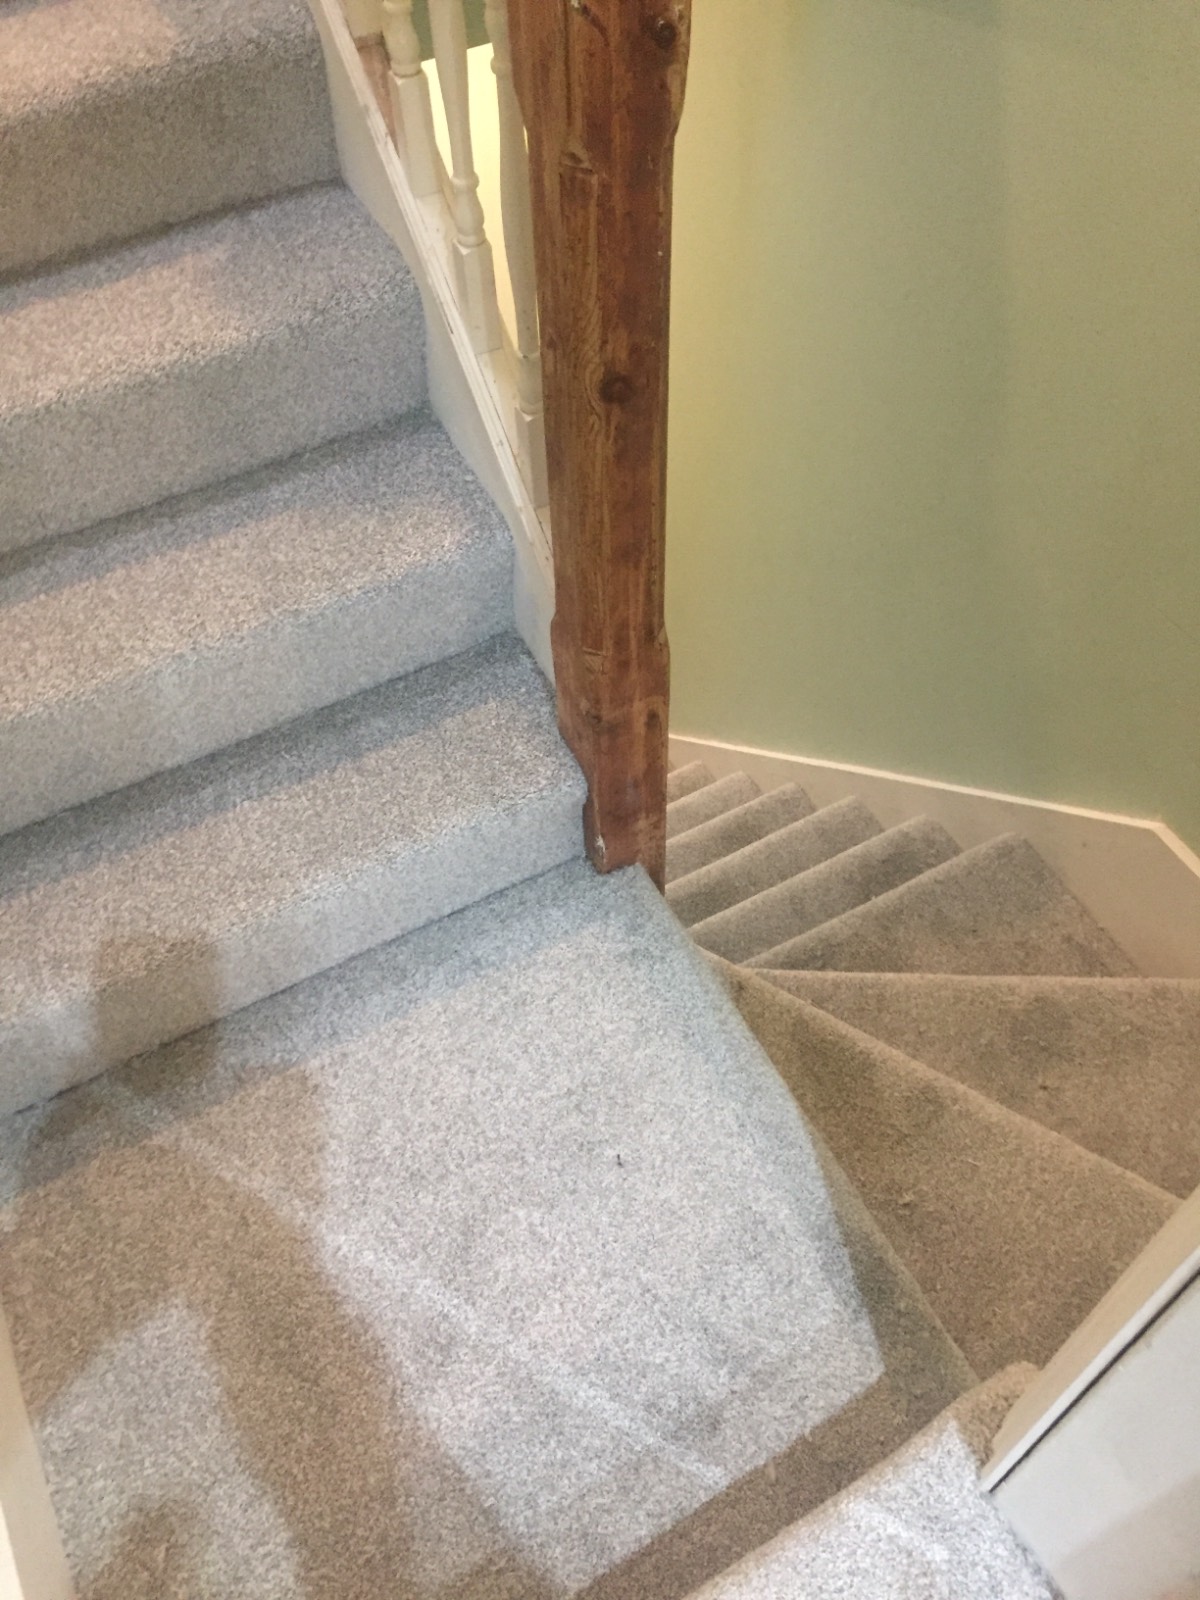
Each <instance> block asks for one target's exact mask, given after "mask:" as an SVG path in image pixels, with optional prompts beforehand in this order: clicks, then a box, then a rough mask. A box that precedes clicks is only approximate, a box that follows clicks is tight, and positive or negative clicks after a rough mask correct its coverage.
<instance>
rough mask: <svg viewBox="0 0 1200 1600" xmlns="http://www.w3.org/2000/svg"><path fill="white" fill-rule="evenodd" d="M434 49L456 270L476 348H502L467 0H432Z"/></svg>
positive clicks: (479, 351)
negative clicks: (474, 138)
mask: <svg viewBox="0 0 1200 1600" xmlns="http://www.w3.org/2000/svg"><path fill="white" fill-rule="evenodd" d="M429 22H430V26H431V29H432V32H433V54H434V59H435V60H436V61H437V69H438V82H439V83H440V84H441V90H442V99H443V101H444V102H445V106H446V130H447V133H448V134H449V137H450V168H451V171H450V205H451V212H452V215H453V219H454V245H453V252H454V269H455V275H456V277H457V280H458V291H459V296H460V300H461V304H462V308H463V313H464V315H465V317H466V319H467V325H468V327H469V328H470V330H471V340H472V343H473V344H474V347H475V350H476V351H477V352H478V353H480V354H482V353H483V352H484V351H487V350H496V349H498V348H499V347H500V345H501V343H502V342H503V340H502V334H501V330H500V311H499V307H498V306H497V304H496V278H495V273H494V271H493V268H492V247H491V245H490V244H489V243H488V241H487V235H486V234H485V233H484V228H483V207H482V205H481V204H480V203H479V176H478V174H477V173H476V171H475V157H474V153H473V151H472V149H471V99H470V85H469V83H468V79H467V25H466V20H465V18H464V16H463V7H462V0H429Z"/></svg>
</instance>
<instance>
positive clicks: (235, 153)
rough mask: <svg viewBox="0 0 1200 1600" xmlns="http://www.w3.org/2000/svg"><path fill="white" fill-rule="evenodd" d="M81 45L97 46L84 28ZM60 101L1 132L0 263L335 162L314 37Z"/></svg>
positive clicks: (59, 249)
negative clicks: (49, 178) (47, 113)
mask: <svg viewBox="0 0 1200 1600" xmlns="http://www.w3.org/2000/svg"><path fill="white" fill-rule="evenodd" d="M79 43H80V48H82V49H86V48H87V43H86V33H85V34H84V36H83V37H82V38H81V39H80V41H79ZM106 87H107V86H106ZM54 109H55V110H56V112H57V114H56V115H54V116H49V117H48V116H44V115H37V114H34V113H31V114H30V115H28V116H26V117H23V118H21V119H20V120H17V121H15V122H13V123H11V124H9V125H8V126H7V127H5V128H4V129H3V137H2V139H0V142H2V143H3V145H4V162H3V164H2V165H0V217H3V218H4V228H3V232H2V233H0V273H14V272H18V271H29V270H30V269H32V268H34V267H37V266H39V265H42V264H45V263H47V262H51V261H54V260H57V259H60V258H62V257H66V256H74V255H78V254H81V253H83V252H84V251H87V250H92V249H95V248H96V247H97V246H100V245H105V244H111V243H115V242H117V241H119V240H125V239H132V238H136V237H137V236H138V235H140V234H143V233H150V232H152V231H154V230H156V229H159V228H163V227H167V226H169V225H171V224H174V223H179V222H185V221H187V220H189V219H190V218H192V217H198V216H203V215H204V214H205V213H207V212H212V211H219V210H223V209H225V208H226V207H230V206H235V205H240V204H242V203H244V202H246V201H252V200H258V199H262V198H265V197H266V196H268V195H272V194H278V193H281V192H283V191H284V190H287V189H296V188H301V187H302V186H304V185H305V184H309V183H320V182H325V181H327V180H329V179H332V178H335V177H336V176H337V172H338V162H337V151H336V149H335V148H334V143H333V128H332V123H331V119H330V116H329V110H328V105H327V94H326V87H325V73H324V68H323V65H322V61H321V55H320V50H319V48H318V46H317V43H316V40H315V38H313V39H312V40H311V42H309V43H307V44H305V43H302V42H301V41H280V42H279V43H277V44H276V45H275V47H274V48H273V49H271V50H270V51H269V52H268V51H263V50H257V51H253V52H247V54H246V55H245V56H244V57H242V58H239V59H227V60H223V61H220V62H212V63H209V64H207V65H206V66H205V67H204V68H203V69H201V70H198V71H192V72H190V73H165V72H164V73H158V74H151V73H143V74H141V75H140V76H139V77H136V78H133V79H130V80H122V81H121V82H119V83H116V84H113V85H112V86H111V87H109V88H108V91H107V92H101V93H98V94H92V95H80V96H78V97H77V98H76V99H74V100H73V101H72V102H71V103H70V104H69V105H67V106H65V107H61V108H57V107H56V108H54ZM50 173H52V174H53V175H54V181H53V182H52V183H48V182H47V175H48V174H50Z"/></svg>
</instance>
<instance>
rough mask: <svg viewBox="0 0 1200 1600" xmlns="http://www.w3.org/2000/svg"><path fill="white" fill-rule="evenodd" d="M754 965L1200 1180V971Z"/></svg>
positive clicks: (1038, 1110) (1178, 1184) (1170, 1181)
mask: <svg viewBox="0 0 1200 1600" xmlns="http://www.w3.org/2000/svg"><path fill="white" fill-rule="evenodd" d="M763 976H764V977H769V978H770V980H771V982H772V983H775V984H777V985H778V986H779V987H781V988H783V989H785V990H786V991H787V992H788V993H789V994H794V995H796V996H798V997H799V998H800V999H802V1000H808V1001H810V1002H811V1003H812V1004H813V1005H816V1006H820V1007H821V1008H822V1009H823V1010H825V1011H828V1012H830V1013H832V1014H833V1015H834V1016H836V1017H840V1018H841V1019H842V1021H844V1022H848V1023H850V1024H851V1025H852V1026H853V1027H855V1028H858V1029H859V1030H860V1031H863V1032H866V1033H869V1034H874V1035H875V1036H876V1037H877V1038H879V1039H882V1040H884V1041H885V1042H886V1043H888V1044H891V1045H893V1046H895V1048H896V1049H897V1050H902V1051H903V1052H904V1053H905V1054H906V1055H909V1056H913V1057H916V1058H918V1059H920V1060H922V1061H924V1062H925V1063H926V1064H927V1065H928V1066H931V1067H936V1068H937V1069H938V1071H939V1072H943V1073H947V1074H948V1075H949V1076H951V1077H954V1078H957V1079H958V1080H959V1081H960V1082H962V1083H965V1084H967V1085H969V1086H970V1087H971V1088H973V1089H977V1090H979V1091H980V1093H982V1094H986V1095H990V1096H991V1098H992V1099H994V1100H998V1101H999V1102H1000V1104H1001V1105H1005V1106H1007V1107H1008V1108H1009V1109H1010V1110H1012V1111H1017V1112H1020V1113H1021V1115H1022V1116H1026V1117H1032V1118H1033V1119H1034V1120H1035V1121H1036V1122H1041V1123H1044V1124H1045V1126H1046V1127H1048V1128H1053V1129H1054V1130H1055V1131H1056V1132H1058V1133H1061V1134H1065V1135H1066V1137H1067V1138H1069V1139H1073V1140H1074V1141H1075V1143H1076V1144H1080V1145H1082V1146H1083V1147H1084V1148H1085V1149H1086V1150H1092V1151H1095V1153H1096V1154H1097V1155H1101V1156H1106V1157H1107V1158H1108V1160H1110V1161H1113V1162H1116V1164H1117V1165H1118V1166H1122V1167H1128V1168H1129V1170H1130V1171H1131V1172H1137V1173H1140V1174H1141V1176H1142V1177H1143V1178H1146V1179H1148V1180H1149V1181H1150V1182H1151V1183H1156V1184H1158V1185H1159V1186H1160V1187H1161V1188H1163V1189H1167V1190H1169V1191H1170V1193H1172V1194H1175V1195H1178V1196H1179V1197H1180V1198H1181V1199H1183V1198H1186V1196H1187V1195H1189V1194H1191V1192H1192V1190H1193V1189H1195V1188H1196V1187H1197V1186H1198V1185H1200V1116H1198V1115H1197V1105H1198V1101H1200V982H1195V981H1188V980H1186V979H1169V978H1030V977H1024V978H1006V977H998V978H979V977H974V978H969V977H968V978H964V977H946V976H942V975H940V974H936V973H908V972H904V973H891V972H889V973H873V972H870V973H867V972H770V973H767V972H764V973H763Z"/></svg>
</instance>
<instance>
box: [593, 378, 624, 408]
mask: <svg viewBox="0 0 1200 1600" xmlns="http://www.w3.org/2000/svg"><path fill="white" fill-rule="evenodd" d="M597 392H598V393H599V395H600V398H601V400H603V401H604V403H605V405H609V406H623V405H628V403H629V402H630V400H632V399H633V379H632V378H631V377H630V376H629V375H628V373H625V372H606V373H605V374H604V376H603V378H601V380H600V388H599V390H598V391H597Z"/></svg>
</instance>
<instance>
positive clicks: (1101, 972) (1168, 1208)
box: [667, 762, 1200, 1375]
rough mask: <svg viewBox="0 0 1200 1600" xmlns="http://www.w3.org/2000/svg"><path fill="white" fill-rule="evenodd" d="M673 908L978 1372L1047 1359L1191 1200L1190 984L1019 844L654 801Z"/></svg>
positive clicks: (734, 797)
mask: <svg viewBox="0 0 1200 1600" xmlns="http://www.w3.org/2000/svg"><path fill="white" fill-rule="evenodd" d="M669 794H670V797H671V799H670V804H669V806H668V812H667V815H668V835H669V838H668V845H667V863H668V877H669V882H668V886H667V899H668V901H669V903H670V904H671V906H672V908H673V909H674V910H675V912H676V913H677V915H678V916H679V918H680V919H681V921H682V922H683V923H684V924H685V925H686V926H688V927H689V928H690V931H691V934H692V937H693V939H694V940H695V941H696V943H697V945H699V946H700V948H701V949H702V950H705V951H706V952H708V953H709V955H710V956H711V958H712V959H713V960H714V962H715V964H716V965H717V967H718V969H719V970H720V972H721V973H722V976H723V977H724V979H725V981H726V983H727V985H728V986H729V988H730V990H731V992H732V994H733V995H734V998H735V999H736V1001H737V1004H738V1006H739V1008H740V1010H741V1012H742V1015H743V1016H744V1017H745V1019H746V1021H747V1022H748V1023H749V1024H750V1026H751V1027H752V1028H753V1030H754V1032H755V1033H756V1034H757V1036H758V1038H759V1040H760V1042H761V1043H762V1044H763V1046H764V1048H765V1049H766V1051H767V1053H768V1055H770V1057H771V1059H772V1060H773V1061H774V1063H775V1065H776V1067H777V1068H778V1069H779V1071H780V1073H781V1074H782V1076H783V1077H784V1079H785V1081H786V1082H787V1083H788V1086H789V1087H790V1088H791V1090H792V1092H793V1093H794V1094H795V1096H796V1098H797V1101H798V1102H799V1104H800V1106H801V1107H802V1109H803V1110H804V1112H805V1114H806V1116H807V1117H808V1118H809V1120H810V1123H811V1124H812V1126H813V1127H814V1128H815V1129H816V1130H817V1132H818V1133H819V1134H820V1136H821V1137H822V1138H823V1139H824V1140H826V1141H827V1143H828V1145H829V1148H830V1149H831V1151H832V1152H833V1154H834V1156H835V1158H836V1159H837V1161H838V1162H839V1163H840V1165H841V1166H842V1167H843V1168H844V1170H845V1171H846V1173H847V1174H848V1175H849V1177H850V1179H851V1180H852V1181H853V1182H854V1184H855V1185H856V1186H857V1188H858V1190H859V1192H860V1193H861V1195H862V1196H863V1198H864V1200H865V1201H866V1203H867V1205H868V1206H869V1208H870V1210H871V1213H872V1215H873V1217H874V1218H875V1220H876V1221H877V1222H878V1224H879V1225H880V1227H881V1228H882V1230H883V1232H884V1234H885V1235H886V1237H887V1239H888V1241H889V1243H890V1244H891V1245H892V1247H893V1248H894V1249H895V1250H896V1252H897V1254H898V1255H899V1256H900V1258H901V1259H902V1260H903V1262H904V1263H905V1265H906V1266H907V1268H908V1269H909V1271H910V1272H911V1273H912V1274H913V1277H914V1278H915V1279H916V1281H917V1282H918V1283H919V1284H920V1286H921V1288H922V1290H923V1292H924V1293H925V1294H926V1295H927V1296H928V1299H929V1302H930V1304H931V1305H932V1307H933V1308H934V1310H935V1311H936V1313H937V1315H938V1317H939V1319H940V1321H941V1322H942V1324H943V1326H944V1327H945V1328H946V1329H947V1331H948V1332H949V1334H950V1335H951V1337H952V1338H953V1339H954V1341H955V1343H956V1345H957V1346H958V1348H959V1349H960V1350H962V1352H963V1353H964V1355H965V1356H966V1357H967V1359H968V1360H969V1361H970V1362H971V1364H972V1366H973V1367H974V1368H975V1370H976V1371H977V1372H979V1373H981V1374H983V1375H987V1374H989V1373H992V1372H995V1371H996V1370H997V1369H999V1368H1001V1367H1003V1366H1005V1365H1007V1364H1009V1363H1012V1362H1017V1361H1032V1362H1035V1363H1038V1364H1041V1363H1043V1362H1045V1361H1047V1360H1048V1359H1049V1358H1050V1356H1051V1355H1052V1354H1053V1353H1054V1352H1055V1351H1056V1350H1057V1349H1058V1348H1059V1346H1060V1345H1061V1344H1062V1343H1063V1342H1064V1341H1065V1340H1066V1338H1067V1337H1068V1336H1069V1335H1070V1333H1071V1332H1072V1331H1073V1330H1074V1329H1075V1328H1076V1327H1077V1326H1078V1324H1079V1323H1080V1322H1081V1321H1082V1319H1083V1317H1084V1316H1085V1315H1086V1314H1087V1313H1088V1312H1089V1311H1090V1310H1091V1309H1092V1308H1093V1307H1094V1306H1095V1304H1096V1303H1097V1301H1098V1300H1099V1299H1100V1298H1101V1296H1102V1295H1103V1294H1104V1292H1105V1291H1106V1290H1107V1289H1108V1288H1109V1287H1110V1286H1111V1284H1112V1283H1113V1282H1114V1280H1115V1279H1116V1278H1117V1276H1118V1275H1119V1274H1120V1273H1121V1271H1123V1269H1124V1268H1125V1267H1126V1266H1127V1265H1128V1264H1129V1262H1130V1261H1131V1260H1132V1259H1133V1257H1134V1256H1135V1255H1136V1254H1137V1253H1138V1251H1139V1250H1140V1249H1141V1248H1142V1247H1143V1246H1144V1245H1145V1244H1146V1242H1147V1240H1148V1239H1149V1238H1150V1237H1151V1235H1152V1234H1153V1233H1154V1232H1155V1231H1156V1230H1157V1229H1158V1228H1159V1227H1160V1226H1161V1225H1162V1223H1163V1222H1165V1220H1166V1219H1167V1218H1168V1217H1169V1216H1170V1215H1171V1213H1172V1211H1173V1210H1174V1208H1175V1206H1176V1204H1177V1203H1178V1201H1179V1200H1180V1199H1182V1198H1184V1197H1186V1196H1187V1195H1189V1194H1190V1193H1191V1192H1192V1190H1193V1189H1195V1188H1196V1186H1197V1185H1198V1184H1200V1073H1198V1071H1197V1060H1198V1058H1200V983H1198V982H1194V981H1186V980H1165V979H1150V978H1141V977H1138V976H1136V975H1135V972H1134V967H1133V964H1132V963H1131V962H1130V960H1129V958H1128V957H1127V956H1126V955H1125V954H1124V952H1123V951H1122V950H1120V948H1119V947H1118V946H1117V945H1116V944H1115V943H1114V942H1113V940H1112V939H1111V938H1110V937H1109V935H1108V934H1107V933H1106V932H1105V931H1104V930H1103V929H1102V928H1101V927H1099V926H1098V925H1097V924H1096V922H1095V921H1094V920H1093V919H1092V918H1091V917H1090V916H1089V914H1088V913H1087V911H1086V910H1085V909H1084V908H1083V906H1081V905H1080V904H1079V902H1078V901H1077V900H1076V899H1075V898H1074V897H1073V896H1072V895H1071V894H1069V893H1068V891H1067V890H1066V889H1065V887H1064V886H1063V885H1062V883H1061V882H1060V881H1059V880H1058V879H1057V878H1056V876H1055V875H1054V873H1053V872H1051V871H1050V869H1049V868H1048V867H1047V866H1046V864H1045V862H1043V861H1042V860H1041V858H1040V857H1039V856H1038V855H1037V853H1036V852H1035V851H1034V850H1033V849H1032V848H1031V847H1030V846H1029V845H1028V844H1027V843H1025V841H1024V840H1022V839H1020V838H1018V837H1016V836H1015V835H1009V836H1004V837H1001V838H997V839H995V840H993V841H990V842H988V843H986V844H983V845H978V846H976V847H975V848H973V849H970V850H964V851H960V850H959V849H958V846H957V845H956V844H955V842H954V840H953V839H952V838H951V837H950V836H949V834H948V833H947V832H946V830H945V829H944V828H942V827H940V826H939V825H938V824H937V823H934V822H930V821H928V820H927V819H925V818H917V819H915V820H913V821H910V822H906V823H903V824H902V825H900V826H897V827H893V828H888V829H884V828H882V827H881V826H880V824H879V823H878V822H877V821H876V819H875V818H874V817H873V816H872V815H871V813H870V811H869V810H868V809H867V807H866V806H864V805H863V804H862V802H861V801H859V800H857V799H847V800H843V801H840V802H838V803H837V804H835V805H830V806H827V807H824V808H822V809H820V810H815V809H814V808H813V806H812V804H811V802H810V801H809V800H808V797H807V796H806V795H805V794H804V792H803V791H802V790H801V789H800V788H799V787H797V786H796V785H787V786H785V787H782V788H779V789H776V790H773V791H771V792H769V793H767V794H765V795H760V794H759V792H758V788H757V785H756V784H754V783H753V782H752V781H751V779H750V778H749V777H747V776H746V775H745V774H743V773H738V774H734V775H731V776H727V777H724V778H721V779H714V778H713V776H712V774H711V773H710V772H709V771H708V770H707V769H706V768H705V767H704V766H703V765H702V764H700V763H698V762H697V763H692V764H690V765H688V766H684V767H680V768H678V769H677V770H676V771H674V772H672V773H671V775H670V780H669Z"/></svg>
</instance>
